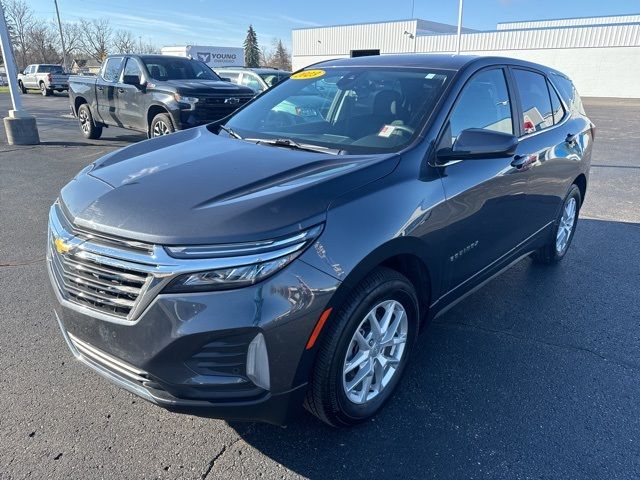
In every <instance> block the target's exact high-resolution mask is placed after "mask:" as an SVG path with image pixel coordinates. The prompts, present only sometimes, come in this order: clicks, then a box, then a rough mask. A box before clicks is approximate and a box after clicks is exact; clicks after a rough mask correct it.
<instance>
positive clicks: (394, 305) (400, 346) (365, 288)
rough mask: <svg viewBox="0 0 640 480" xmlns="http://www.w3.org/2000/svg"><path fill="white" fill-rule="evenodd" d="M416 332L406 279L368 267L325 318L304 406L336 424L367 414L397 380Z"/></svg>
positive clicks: (414, 299) (415, 311) (413, 298)
mask: <svg viewBox="0 0 640 480" xmlns="http://www.w3.org/2000/svg"><path fill="white" fill-rule="evenodd" d="M417 331H418V300H417V296H416V292H415V289H414V288H413V285H412V284H411V282H410V281H409V280H408V279H407V278H406V277H405V276H403V275H401V274H400V273H398V272H396V271H395V270H391V269H388V268H383V267H380V268H377V269H376V270H374V271H373V272H372V273H371V274H370V275H369V276H368V277H367V278H365V280H363V281H362V282H361V283H360V285H358V286H357V287H356V288H355V289H354V291H353V292H352V293H351V294H350V296H349V298H348V299H347V300H346V301H345V303H344V304H343V305H342V306H341V307H340V308H339V309H338V310H336V314H335V315H332V317H331V318H329V323H328V325H327V327H326V333H325V334H324V338H323V340H322V342H321V344H320V346H319V351H318V354H317V358H316V363H315V366H314V370H313V374H312V378H311V383H310V387H309V391H308V393H307V398H306V400H305V406H306V408H307V409H308V410H309V411H310V412H311V413H313V414H314V415H316V416H317V417H318V418H319V419H320V420H322V421H324V422H326V423H328V424H329V425H333V426H336V427H345V426H350V425H355V424H357V423H361V422H363V421H365V420H367V419H369V418H371V417H372V416H373V415H375V414H376V413H377V412H378V411H379V410H380V409H381V408H382V406H383V405H384V404H385V402H386V401H387V400H388V399H389V398H390V397H391V395H392V393H393V391H394V389H395V387H396V386H397V384H398V382H399V381H400V377H401V376H402V372H403V371H404V368H405V366H406V364H407V361H408V358H409V354H410V351H411V348H412V346H413V344H414V342H415V339H416V336H417Z"/></svg>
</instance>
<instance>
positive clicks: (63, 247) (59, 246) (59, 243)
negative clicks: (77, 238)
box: [53, 237, 71, 255]
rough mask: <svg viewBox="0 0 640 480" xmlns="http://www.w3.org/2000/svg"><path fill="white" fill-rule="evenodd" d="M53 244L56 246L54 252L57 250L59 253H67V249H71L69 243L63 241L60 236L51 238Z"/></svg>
mask: <svg viewBox="0 0 640 480" xmlns="http://www.w3.org/2000/svg"><path fill="white" fill-rule="evenodd" d="M53 244H54V245H55V247H56V252H58V253H59V254H60V255H63V254H65V253H69V251H70V250H71V245H69V244H68V243H67V242H65V241H64V239H62V238H60V237H56V238H55V239H54V240H53Z"/></svg>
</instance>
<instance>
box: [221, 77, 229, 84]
mask: <svg viewBox="0 0 640 480" xmlns="http://www.w3.org/2000/svg"><path fill="white" fill-rule="evenodd" d="M220 80H222V81H223V82H229V83H231V79H230V78H229V77H220Z"/></svg>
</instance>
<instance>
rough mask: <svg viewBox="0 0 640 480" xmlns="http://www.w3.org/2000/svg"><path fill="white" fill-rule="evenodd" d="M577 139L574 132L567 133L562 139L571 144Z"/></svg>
mask: <svg viewBox="0 0 640 480" xmlns="http://www.w3.org/2000/svg"><path fill="white" fill-rule="evenodd" d="M577 140H578V135H577V134H575V133H567V137H566V138H565V139H564V141H565V142H567V143H568V144H569V145H573V144H575V143H576V141H577Z"/></svg>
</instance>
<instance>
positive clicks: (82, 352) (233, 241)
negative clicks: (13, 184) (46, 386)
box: [46, 54, 595, 426]
mask: <svg viewBox="0 0 640 480" xmlns="http://www.w3.org/2000/svg"><path fill="white" fill-rule="evenodd" d="M328 85H331V88H328ZM148 88H149V87H148ZM305 92H306V93H305ZM313 92H315V93H313ZM312 94H313V95H316V96H317V97H318V103H322V104H327V105H329V107H328V108H327V110H326V112H325V113H323V114H322V115H321V116H319V117H316V118H315V120H314V121H307V120H304V119H301V118H300V116H299V115H295V114H291V113H288V112H285V111H283V110H282V109H281V108H280V105H281V104H282V103H283V102H287V101H289V100H290V99H291V98H296V97H300V96H305V95H312ZM594 131H595V128H594V125H593V124H592V123H591V121H590V120H589V118H588V117H587V116H586V114H585V112H584V110H583V108H582V104H581V102H580V97H579V96H578V93H577V92H576V90H575V88H574V87H573V84H572V82H571V80H569V79H568V78H567V77H566V76H565V75H563V74H562V73H560V72H558V71H555V70H552V69H550V68H547V67H544V66H542V65H538V64H534V63H529V62H524V61H520V60H514V59H510V58H500V57H472V56H463V55H455V56H450V55H424V54H423V55H410V54H406V55H384V56H370V57H360V58H349V59H336V60H330V61H326V62H323V63H319V64H316V65H314V66H313V67H310V68H308V69H306V70H303V71H300V72H298V73H295V74H294V75H292V76H291V78H290V79H289V80H287V81H285V82H282V83H280V84H278V85H276V86H275V87H274V88H272V89H270V90H268V91H267V92H265V93H264V94H262V95H260V96H259V97H257V98H256V99H254V100H253V101H252V102H251V103H249V104H248V105H246V106H245V107H244V108H242V109H240V110H238V111H237V112H235V113H234V114H232V115H231V116H229V117H227V118H225V119H223V120H221V121H219V122H215V123H212V124H209V125H207V126H205V127H199V128H194V129H191V130H187V131H184V132H178V133H176V134H174V135H170V136H168V137H165V138H161V139H155V140H151V141H149V142H142V143H139V144H136V145H132V146H129V147H127V148H124V149H122V150H119V151H115V152H112V153H109V154H107V155H106V156H105V157H103V158H102V159H99V160H97V161H96V162H94V163H92V164H91V165H89V166H87V167H86V168H85V169H83V170H82V171H81V172H80V173H79V174H78V175H77V176H76V177H75V178H74V179H73V181H71V182H70V183H69V184H67V185H66V186H65V187H64V188H63V189H62V191H61V192H60V195H59V199H58V200H57V201H56V202H55V204H54V205H53V206H52V208H51V210H50V218H49V240H48V247H47V259H48V260H47V262H46V263H47V266H48V267H47V268H48V272H49V276H50V280H51V286H52V289H53V290H52V291H53V294H54V296H55V298H56V303H55V312H56V316H57V319H58V322H59V325H60V328H61V331H62V335H63V336H64V338H65V339H66V341H67V344H68V346H69V348H70V349H71V351H72V352H73V354H74V355H75V356H76V357H77V358H78V359H79V360H80V361H82V362H83V363H85V364H86V365H88V366H89V367H91V368H93V369H94V370H95V371H96V372H97V373H99V374H100V375H102V376H104V377H106V378H107V379H109V380H111V381H113V382H115V383H116V384H117V385H119V386H121V387H124V388H126V389H127V390H129V391H131V392H133V393H135V394H137V395H140V396H141V397H143V398H145V399H147V400H149V401H151V402H154V403H156V404H158V405H162V406H164V407H167V408H169V409H172V410H178V411H191V412H195V413H198V412H200V413H201V414H203V415H209V416H217V417H222V418H229V419H246V420H263V421H269V422H273V423H283V422H286V420H287V418H288V417H289V415H290V414H291V413H292V412H294V411H295V410H296V409H297V407H299V406H301V405H302V404H303V402H304V404H305V405H306V407H307V408H308V409H309V411H311V412H312V413H313V414H315V415H317V416H318V418H320V419H321V420H323V421H324V422H327V423H329V424H331V425H334V426H348V425H353V424H356V423H359V422H363V421H365V420H367V419H368V418H370V417H371V416H373V415H375V414H376V412H378V411H379V410H380V409H381V408H382V406H383V405H384V404H385V402H386V401H387V400H388V399H389V398H390V396H391V395H392V393H393V391H394V389H395V388H396V387H397V385H398V383H399V381H400V377H401V376H402V373H403V371H404V370H405V368H406V366H407V365H408V363H409V361H410V354H411V351H412V349H413V348H415V347H416V339H417V337H418V332H419V331H420V329H421V328H422V327H423V326H425V325H426V324H427V323H428V322H429V321H430V320H431V319H433V318H434V317H436V316H437V315H439V314H441V313H442V312H444V311H446V310H447V309H448V308H450V307H452V306H453V305H455V304H456V303H457V302H458V301H459V300H461V299H462V298H464V297H465V296H466V295H468V294H470V293H472V292H474V291H475V290H477V289H478V288H479V287H480V286H482V285H483V284H485V283H486V282H487V281H489V280H490V279H491V278H493V277H494V276H496V275H498V274H500V273H501V272H503V271H504V270H506V269H507V268H508V267H509V266H511V265H513V264H515V263H516V262H518V261H519V260H522V259H524V258H526V257H528V256H533V259H534V260H535V261H536V262H538V263H541V264H555V263H558V262H560V261H561V260H562V259H563V258H564V257H565V256H566V254H567V252H568V250H569V246H570V244H571V241H572V238H573V236H574V232H575V229H576V225H577V222H578V212H579V210H580V207H581V205H582V202H583V201H584V198H585V195H586V192H587V185H588V178H589V167H590V162H591V152H592V147H593V142H594ZM570 268H571V267H567V269H566V270H563V271H562V272H561V274H560V275H559V277H561V278H560V280H561V282H559V283H558V286H559V288H575V285H574V284H573V283H571V282H569V283H570V284H567V282H566V278H567V275H568V273H567V272H568V270H570ZM552 279H553V277H552V276H549V278H548V281H552ZM504 294H505V295H522V296H525V297H527V296H531V295H535V289H525V290H524V291H519V290H518V291H515V290H509V291H505V292H504ZM570 307H571V306H570V305H567V306H566V308H564V309H563V310H562V312H561V313H562V314H566V312H567V309H569V310H570ZM505 314H507V313H506V312H505ZM417 348H425V346H424V345H422V346H420V347H417ZM427 367H428V366H427V365H423V366H422V368H427ZM424 388H425V389H430V388H433V387H432V386H428V385H427V386H425V387H424ZM74 393H77V392H74Z"/></svg>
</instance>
